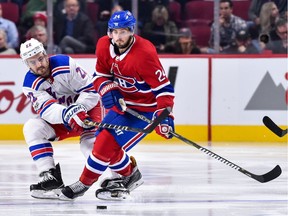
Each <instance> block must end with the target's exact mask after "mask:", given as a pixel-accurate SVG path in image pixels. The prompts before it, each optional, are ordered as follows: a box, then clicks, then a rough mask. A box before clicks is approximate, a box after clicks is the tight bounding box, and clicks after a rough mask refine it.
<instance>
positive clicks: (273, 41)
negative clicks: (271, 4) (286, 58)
mask: <svg viewBox="0 0 288 216" xmlns="http://www.w3.org/2000/svg"><path fill="white" fill-rule="evenodd" d="M287 31H288V21H287V18H286V17H283V18H280V19H279V20H278V21H277V22H276V28H275V29H274V30H272V31H270V34H269V40H268V41H267V42H268V43H267V45H266V49H268V50H271V51H272V53H287V49H288V34H287Z"/></svg>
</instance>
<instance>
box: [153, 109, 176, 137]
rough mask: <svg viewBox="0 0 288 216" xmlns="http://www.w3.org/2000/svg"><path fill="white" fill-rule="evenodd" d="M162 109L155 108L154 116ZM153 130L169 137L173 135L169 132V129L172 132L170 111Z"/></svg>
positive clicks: (172, 117)
mask: <svg viewBox="0 0 288 216" xmlns="http://www.w3.org/2000/svg"><path fill="white" fill-rule="evenodd" d="M163 110H164V109H160V110H156V111H155V112H154V117H156V116H159V115H160V114H161V112H162V111H163ZM155 131H156V133H157V134H159V135H160V136H162V137H164V138H166V139H171V138H172V137H173V135H172V134H171V133H169V132H170V131H173V132H174V116H173V114H172V113H170V114H169V116H167V117H166V118H165V119H164V120H163V121H162V122H161V123H160V124H159V125H158V126H157V127H156V128H155Z"/></svg>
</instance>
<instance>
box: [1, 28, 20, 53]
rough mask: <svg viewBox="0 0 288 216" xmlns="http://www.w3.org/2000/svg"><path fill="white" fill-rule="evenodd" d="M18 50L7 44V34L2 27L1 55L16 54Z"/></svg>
mask: <svg viewBox="0 0 288 216" xmlns="http://www.w3.org/2000/svg"><path fill="white" fill-rule="evenodd" d="M14 54H17V52H16V50H15V49H13V48H9V47H8V44H7V35H6V32H5V31H4V30H3V29H0V55H14Z"/></svg>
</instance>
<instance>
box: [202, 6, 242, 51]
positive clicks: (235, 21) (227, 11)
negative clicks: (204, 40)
mask: <svg viewBox="0 0 288 216" xmlns="http://www.w3.org/2000/svg"><path fill="white" fill-rule="evenodd" d="M218 22H219V24H220V29H219V32H220V51H223V50H224V49H227V48H228V47H229V46H231V45H232V44H233V43H234V42H235V38H236V32H238V31H240V30H241V29H246V28H247V25H246V21H245V20H243V19H241V18H240V17H238V16H235V15H233V3H232V1H231V0H220V15H219V20H218ZM214 34H215V21H214V22H213V24H212V27H211V34H210V40H209V45H210V49H207V50H206V51H207V53H215V50H214V49H213V47H214Z"/></svg>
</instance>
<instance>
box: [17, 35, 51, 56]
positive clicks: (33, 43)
mask: <svg viewBox="0 0 288 216" xmlns="http://www.w3.org/2000/svg"><path fill="white" fill-rule="evenodd" d="M41 52H42V53H44V54H45V55H46V51H45V49H44V46H43V44H42V43H40V42H39V41H38V40H36V39H34V38H31V39H30V40H27V41H25V42H24V43H22V44H21V46H20V56H21V58H22V60H23V61H26V60H27V59H28V58H30V57H32V56H34V55H37V54H38V53H41Z"/></svg>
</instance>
